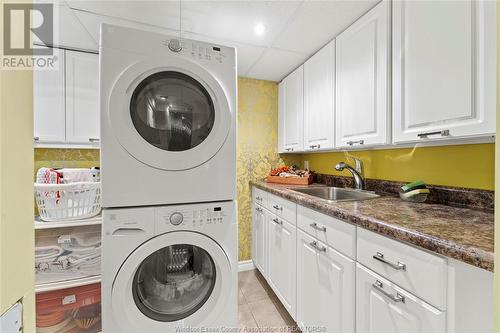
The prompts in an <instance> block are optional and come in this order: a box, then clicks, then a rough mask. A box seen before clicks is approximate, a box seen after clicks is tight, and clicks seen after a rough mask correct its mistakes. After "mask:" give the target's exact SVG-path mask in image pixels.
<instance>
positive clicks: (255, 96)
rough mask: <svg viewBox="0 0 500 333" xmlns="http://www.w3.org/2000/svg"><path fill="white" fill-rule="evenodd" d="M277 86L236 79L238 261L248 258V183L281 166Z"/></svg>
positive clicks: (249, 238) (249, 233)
mask: <svg viewBox="0 0 500 333" xmlns="http://www.w3.org/2000/svg"><path fill="white" fill-rule="evenodd" d="M277 130H278V84H277V83H276V82H270V81H262V80H253V79H247V78H239V79H238V147H237V175H238V177H237V181H238V183H237V187H238V223H239V260H248V259H250V258H251V248H252V246H251V244H252V208H251V196H250V191H251V189H250V186H249V181H250V180H255V179H262V178H264V177H265V176H266V175H267V174H268V172H269V170H270V169H271V168H274V167H276V166H277V165H279V164H282V163H283V161H282V160H281V159H280V157H279V155H278V152H277V147H278V133H277Z"/></svg>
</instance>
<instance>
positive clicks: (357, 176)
mask: <svg viewBox="0 0 500 333" xmlns="http://www.w3.org/2000/svg"><path fill="white" fill-rule="evenodd" d="M353 159H354V163H355V165H354V168H353V167H351V166H350V165H349V164H346V163H345V162H340V163H339V164H337V165H336V166H335V170H337V171H342V170H344V169H347V170H349V171H350V172H351V173H352V177H353V178H354V188H355V189H357V190H363V189H364V188H365V180H364V179H363V162H362V161H361V160H359V159H357V158H353Z"/></svg>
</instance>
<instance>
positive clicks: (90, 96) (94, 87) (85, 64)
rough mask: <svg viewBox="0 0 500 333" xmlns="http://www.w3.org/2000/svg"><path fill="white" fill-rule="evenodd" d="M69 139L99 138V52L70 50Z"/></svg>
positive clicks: (67, 127)
mask: <svg viewBox="0 0 500 333" xmlns="http://www.w3.org/2000/svg"><path fill="white" fill-rule="evenodd" d="M66 141H67V142H68V143H80V144H88V143H94V142H98V141H99V56H98V55H97V54H92V53H83V52H75V51H66Z"/></svg>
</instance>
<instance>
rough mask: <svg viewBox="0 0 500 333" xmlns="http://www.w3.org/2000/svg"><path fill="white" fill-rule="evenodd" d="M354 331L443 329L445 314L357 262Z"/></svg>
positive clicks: (420, 332) (387, 332)
mask: <svg viewBox="0 0 500 333" xmlns="http://www.w3.org/2000/svg"><path fill="white" fill-rule="evenodd" d="M356 266H357V270H356V275H357V282H356V331H357V332H367V333H368V332H369V333H375V332H377V333H393V332H394V333H397V332H405V333H424V332H425V333H434V332H435V333H442V332H446V316H445V313H444V312H442V311H439V310H438V309H436V308H434V307H433V306H431V305H429V304H428V303H425V302H424V301H422V300H420V299H419V298H417V297H415V296H413V295H412V294H410V293H408V292H406V291H404V290H403V289H401V288H399V287H398V286H396V285H394V284H393V283H391V282H389V281H388V280H386V279H384V278H382V277H381V276H379V275H377V274H375V273H374V272H372V271H370V270H369V269H368V268H366V267H364V266H362V265H360V264H357V265H356Z"/></svg>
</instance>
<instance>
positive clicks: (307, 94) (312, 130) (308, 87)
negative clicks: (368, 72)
mask: <svg viewBox="0 0 500 333" xmlns="http://www.w3.org/2000/svg"><path fill="white" fill-rule="evenodd" d="M334 78H335V41H332V42H330V43H329V44H327V45H326V46H325V47H323V48H322V49H321V50H320V51H318V53H316V54H315V55H313V56H312V57H311V58H310V59H309V60H307V61H306V62H305V64H304V150H306V151H307V150H317V149H331V148H334V132H335V125H334V121H335V119H334V115H335V113H334V95H335V88H334V80H335V79H334Z"/></svg>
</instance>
